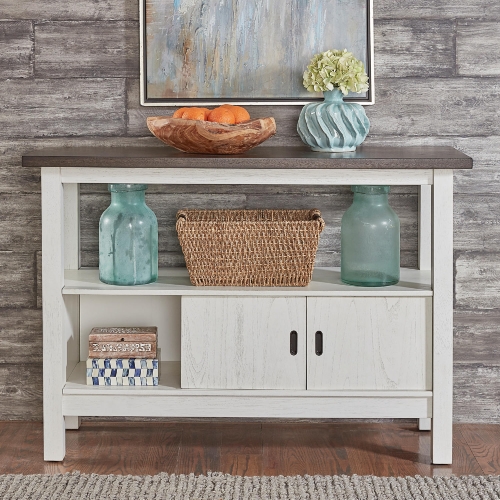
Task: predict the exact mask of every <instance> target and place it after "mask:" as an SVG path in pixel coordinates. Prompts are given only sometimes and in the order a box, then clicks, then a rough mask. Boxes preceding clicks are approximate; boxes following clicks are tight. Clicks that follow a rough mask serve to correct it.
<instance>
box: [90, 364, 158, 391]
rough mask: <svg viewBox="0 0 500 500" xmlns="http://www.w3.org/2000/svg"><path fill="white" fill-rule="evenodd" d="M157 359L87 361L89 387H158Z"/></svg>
mask: <svg viewBox="0 0 500 500" xmlns="http://www.w3.org/2000/svg"><path fill="white" fill-rule="evenodd" d="M159 366H160V364H159V363H158V360H157V359H142V358H141V359H140V358H130V359H128V358H127V359H120V358H118V359H108V358H105V359H96V358H89V359H87V385H109V386H119V385H126V386H131V385H141V386H142V385H148V386H153V385H158V378H159V376H160V370H159Z"/></svg>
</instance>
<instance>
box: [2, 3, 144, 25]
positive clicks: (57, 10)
mask: <svg viewBox="0 0 500 500" xmlns="http://www.w3.org/2000/svg"><path fill="white" fill-rule="evenodd" d="M2 18H3V19H44V20H52V21H55V20H70V21H72V20H89V21H94V20H97V19H127V20H134V21H137V20H138V19H139V9H138V8H137V2H135V1H134V0H105V1H101V2H94V1H93V0H82V1H81V2H78V4H75V5H70V4H69V3H68V2H67V1H65V0H40V1H38V2H33V5H29V4H27V3H24V2H18V1H16V0H2Z"/></svg>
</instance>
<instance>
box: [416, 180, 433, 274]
mask: <svg viewBox="0 0 500 500" xmlns="http://www.w3.org/2000/svg"><path fill="white" fill-rule="evenodd" d="M431 188H432V186H419V187H418V268H419V269H420V270H422V271H430V270H431V264H432V255H431V246H432V235H431V227H432V216H431V214H432V198H431V194H432V192H431Z"/></svg>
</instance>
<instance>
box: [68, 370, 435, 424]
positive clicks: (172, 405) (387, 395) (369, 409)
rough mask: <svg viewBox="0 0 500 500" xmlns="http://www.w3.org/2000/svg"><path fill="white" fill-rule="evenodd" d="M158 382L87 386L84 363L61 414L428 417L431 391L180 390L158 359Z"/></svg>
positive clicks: (177, 380)
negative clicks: (159, 366) (115, 385)
mask: <svg viewBox="0 0 500 500" xmlns="http://www.w3.org/2000/svg"><path fill="white" fill-rule="evenodd" d="M160 371H161V377H160V385H159V386H158V387H92V386H87V385H85V363H84V362H82V363H80V364H79V365H78V366H77V368H76V369H75V370H74V372H73V374H72V375H71V377H70V380H69V381H68V383H67V384H66V386H65V388H64V394H63V413H64V415H82V416H102V417H112V416H122V417H126V416H136V417H200V415H201V416H204V417H247V418H248V417H256V418H428V417H430V416H431V414H432V393H431V392H429V391H305V390H287V391H282V390H281V391H279V390H276V391H275V390H227V389H221V390H208V389H201V390H200V389H198V390H197V389H180V388H179V387H180V365H179V363H172V362H171V363H168V362H164V363H162V364H161V370H160ZM110 398H112V404H110Z"/></svg>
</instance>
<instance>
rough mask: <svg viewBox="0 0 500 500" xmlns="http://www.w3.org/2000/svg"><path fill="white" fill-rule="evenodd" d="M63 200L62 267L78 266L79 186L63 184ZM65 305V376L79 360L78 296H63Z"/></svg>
mask: <svg viewBox="0 0 500 500" xmlns="http://www.w3.org/2000/svg"><path fill="white" fill-rule="evenodd" d="M63 200H64V242H63V244H64V267H65V268H66V269H74V270H76V269H78V268H79V267H80V186H79V185H78V184H65V185H63ZM42 258H43V256H42ZM64 303H65V305H66V325H67V326H66V327H65V335H66V339H67V341H66V346H67V349H66V351H67V363H66V377H68V376H69V375H70V373H71V372H72V371H73V369H74V368H75V366H76V365H77V364H78V363H79V362H80V324H79V321H80V297H79V296H75V297H73V298H71V299H70V298H69V297H65V298H64Z"/></svg>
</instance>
